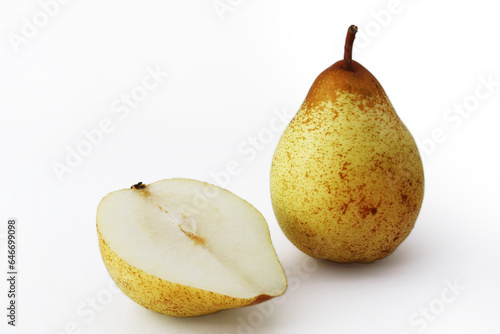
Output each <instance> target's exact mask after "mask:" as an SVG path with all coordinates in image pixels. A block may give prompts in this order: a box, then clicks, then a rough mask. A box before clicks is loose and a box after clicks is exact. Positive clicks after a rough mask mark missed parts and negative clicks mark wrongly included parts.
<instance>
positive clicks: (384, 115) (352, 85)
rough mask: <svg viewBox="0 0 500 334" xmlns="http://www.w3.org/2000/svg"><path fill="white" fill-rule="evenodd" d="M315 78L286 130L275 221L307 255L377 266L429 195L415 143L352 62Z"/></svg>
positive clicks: (275, 177)
mask: <svg viewBox="0 0 500 334" xmlns="http://www.w3.org/2000/svg"><path fill="white" fill-rule="evenodd" d="M356 31H357V28H356V27H355V26H351V27H350V28H349V30H348V35H347V39H346V53H345V56H344V59H343V60H341V61H339V62H337V63H335V64H333V65H332V66H331V67H329V68H327V69H326V70H325V71H323V72H322V73H321V74H320V75H319V76H318V77H317V78H316V80H315V81H314V83H313V85H312V87H311V89H310V91H309V93H308V94H307V97H306V99H305V101H304V102H303V104H302V106H301V107H300V109H299V111H298V112H297V114H296V115H295V117H294V118H293V120H292V121H291V123H290V124H289V125H288V127H287V128H286V130H285V131H284V133H283V135H282V137H281V139H280V141H279V143H278V146H277V148H276V151H275V154H274V157H273V161H272V167H271V199H272V204H273V209H274V213H275V215H276V219H277V221H278V223H279V225H280V227H281V229H282V230H283V232H284V233H285V235H286V236H287V238H288V239H289V240H290V241H291V242H292V243H293V244H294V245H295V246H296V247H297V248H299V249H300V250H301V251H303V252H304V253H306V254H308V255H310V256H313V257H315V258H319V259H327V260H331V261H336V262H374V261H376V260H379V259H382V258H384V257H386V256H387V255H389V254H391V253H392V252H393V251H394V250H395V249H396V247H397V246H398V245H399V244H401V242H403V240H405V238H406V237H407V236H408V235H409V234H410V232H411V230H412V229H413V227H414V225H415V221H416V219H417V216H418V214H419V211H420V207H421V205H422V200H423V195H424V172H423V166H422V161H421V158H420V155H419V152H418V148H417V145H416V144H415V141H414V139H413V137H412V135H411V133H410V132H409V131H408V129H407V128H406V126H405V125H404V124H403V122H402V121H401V120H400V118H399V117H398V115H397V114H396V111H395V110H394V107H393V106H392V104H391V102H390V101H389V98H388V97H387V94H386V93H385V91H384V89H383V88H382V85H381V84H380V83H379V82H378V81H377V79H376V78H375V77H374V76H373V75H372V74H371V73H370V72H369V71H368V70H367V69H365V68H364V67H363V66H362V65H361V64H359V63H357V62H355V61H353V60H352V59H351V55H352V43H353V41H354V35H355V33H356Z"/></svg>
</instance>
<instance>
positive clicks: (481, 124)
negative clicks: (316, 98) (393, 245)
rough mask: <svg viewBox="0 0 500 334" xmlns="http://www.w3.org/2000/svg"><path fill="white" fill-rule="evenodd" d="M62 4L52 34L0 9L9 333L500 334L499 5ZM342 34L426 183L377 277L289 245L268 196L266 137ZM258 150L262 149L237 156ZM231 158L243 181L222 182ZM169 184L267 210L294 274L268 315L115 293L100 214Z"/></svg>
mask: <svg viewBox="0 0 500 334" xmlns="http://www.w3.org/2000/svg"><path fill="white" fill-rule="evenodd" d="M46 1H47V0H46ZM46 1H45V2H46ZM45 2H43V3H45ZM214 3H215V4H217V3H218V4H219V5H221V4H222V5H221V6H223V5H224V4H226V6H230V10H227V11H225V12H223V13H221V12H218V11H217V10H216V9H215V7H214ZM397 3H398V2H396V4H397ZM52 9H53V10H54V13H53V15H52V17H49V18H48V20H46V21H44V15H45V18H47V15H46V14H43V12H42V9H41V7H40V3H39V2H37V1H22V2H21V1H13V0H11V1H9V0H2V1H1V2H0V36H1V38H0V57H1V58H0V60H1V61H0V110H1V115H2V116H1V131H0V136H1V138H0V139H1V140H0V142H1V158H0V165H1V177H2V179H1V182H2V188H1V189H2V191H1V195H0V196H1V209H2V210H1V217H0V219H1V220H2V221H3V222H4V223H2V224H1V225H0V226H2V227H1V229H2V231H1V233H2V235H1V237H2V239H1V240H0V242H1V245H0V254H1V256H0V261H1V263H2V264H1V268H3V269H2V272H4V274H5V272H6V269H5V268H6V246H5V232H6V223H7V219H8V218H9V217H16V218H17V219H18V220H19V226H18V228H19V238H20V240H19V272H20V278H19V284H18V291H19V300H18V304H19V309H18V326H17V327H16V328H12V327H10V326H7V325H6V317H5V316H4V313H6V311H5V308H4V306H3V305H6V303H7V298H6V291H7V284H6V281H5V279H1V283H0V296H1V297H0V300H1V302H0V305H2V307H1V309H2V310H4V311H2V312H1V313H2V315H1V316H0V319H2V320H1V324H0V331H1V332H2V333H5V332H7V333H50V334H55V333H95V334H100V333H149V334H154V333H306V332H307V333H344V334H345V333H375V334H379V333H380V334H402V333H408V334H414V333H422V332H425V333H429V334H430V333H472V332H474V333H481V334H493V333H499V331H500V323H499V321H498V314H499V312H500V289H499V282H500V263H499V259H498V256H499V254H500V245H499V242H498V240H500V227H499V223H500V214H499V210H498V208H499V205H498V202H499V199H500V196H499V194H498V187H499V186H500V182H499V177H498V171H499V170H500V163H499V158H498V152H499V151H498V144H499V140H500V135H499V133H500V132H499V131H498V127H499V124H500V116H499V111H500V85H499V82H500V70H499V65H498V64H499V59H500V47H499V42H498V41H499V40H498V36H499V32H500V20H499V19H498V13H499V12H500V6H499V5H498V4H497V3H496V2H494V1H487V0H475V1H439V2H437V1H430V0H427V1H425V0H420V1H410V0H401V1H399V4H398V5H396V6H394V5H393V2H391V1H389V0H384V1H379V0H378V1H342V2H341V1H331V0H330V1H327V0H323V1H320V0H307V1H305V0H304V1H284V0H283V1H265V0H243V1H237V0H232V1H230V0H221V1H219V2H214V1H213V0H203V1H201V0H199V1H182V2H181V1H160V0H127V1H124V0H122V1H118V0H112V1H111V0H108V1H96V0H86V1H77V0H74V1H67V3H65V4H62V0H61V4H59V8H58V9H57V11H56V10H55V9H54V7H52ZM391 11H392V13H391ZM40 13H42V14H40ZM387 13H390V14H389V15H387ZM37 20H38V21H37ZM27 22H31V23H33V22H35V24H36V25H38V27H37V26H35V30H34V31H33V29H31V30H29V29H28V28H27V27H26V26H27V25H29V24H30V23H27ZM350 24H357V25H358V27H359V33H358V38H357V40H356V50H355V52H354V59H355V60H357V61H359V62H360V63H361V64H363V65H364V66H365V67H366V68H368V69H369V70H370V71H371V72H372V73H373V74H374V75H375V76H376V77H377V79H378V80H379V81H380V82H381V83H382V85H383V86H384V88H385V90H386V92H387V93H388V95H389V98H390V99H391V101H392V103H393V105H394V106H395V108H396V111H397V112H398V114H399V116H400V117H401V119H402V120H403V121H404V123H405V124H406V125H407V127H408V128H409V129H410V130H411V132H412V134H413V135H414V137H415V140H416V141H417V142H418V144H419V146H420V148H421V153H422V156H423V158H424V165H425V176H426V189H425V199H424V203H423V206H422V210H421V213H420V216H419V218H418V220H417V223H416V226H415V228H414V230H413V232H412V233H411V235H410V236H409V237H408V239H407V240H406V241H405V242H404V243H403V244H402V245H401V246H400V247H399V248H398V249H397V251H396V252H395V253H393V254H392V255H390V256H389V257H388V258H386V259H384V260H382V261H379V262H377V263H374V264H369V265H363V264H349V265H340V264H335V263H330V262H322V261H314V260H311V259H310V258H309V257H307V256H306V255H304V254H303V253H301V252H300V251H298V250H297V249H296V248H295V247H294V246H293V245H292V244H291V243H290V242H289V241H288V240H287V239H286V238H285V237H284V235H283V233H282V232H281V230H280V229H279V227H278V224H277V222H276V220H275V217H274V214H273V212H272V207H271V201H270V195H269V169H270V163H271V158H272V154H273V152H274V149H275V147H276V144H277V142H278V139H279V136H280V135H281V131H282V130H280V131H274V132H273V130H270V129H271V127H270V124H271V123H272V122H274V123H273V124H278V125H280V126H284V124H283V123H280V122H279V121H276V119H275V118H276V113H281V114H286V117H285V120H286V122H288V120H289V119H291V117H292V115H293V114H294V113H295V112H296V111H297V110H298V108H299V106H300V104H301V103H302V101H303V99H304V97H305V95H306V93H307V91H308V89H309V87H310V86H311V84H312V82H313V80H314V79H315V78H316V76H317V75H318V74H319V73H320V72H321V71H322V70H323V69H325V68H326V67H328V66H330V65H331V64H332V63H334V62H335V61H337V60H339V59H340V58H341V57H342V55H343V50H342V44H343V42H344V40H345V33H346V31H347V28H348V26H349V25H350ZM23 33H24V34H25V35H24V36H23ZM363 34H364V40H363V39H362V35H363ZM16 38H17V39H16ZM21 38H25V39H24V40H23V39H21ZM16 40H17V42H18V43H21V44H16V42H15V41H16ZM19 41H22V42H19ZM148 68H149V69H150V70H151V69H155V68H158V69H160V70H161V71H163V72H166V73H168V75H167V76H166V77H165V78H164V79H163V81H162V82H161V83H159V84H158V85H157V87H156V88H155V89H153V90H151V91H148V92H147V96H145V97H144V99H143V101H140V102H138V105H137V107H136V108H134V109H129V111H130V112H129V113H128V114H127V115H126V116H125V114H124V112H125V111H126V110H125V111H124V109H123V108H122V109H121V110H122V111H121V112H117V111H118V110H117V106H118V105H117V104H116V103H120V99H121V96H122V94H130V93H131V92H133V91H136V93H137V92H139V91H140V89H141V88H140V85H141V84H142V81H143V79H144V78H145V77H146V76H147V75H148ZM488 80H490V81H493V82H494V83H495V84H494V85H490V86H485V84H484V81H488ZM495 85H496V86H495ZM138 87H139V88H138ZM488 88H489V89H490V90H488ZM477 94H479V95H477ZM477 96H479V97H480V98H478V97H477ZM120 105H121V106H122V107H123V104H120ZM460 108H462V110H464V113H463V114H462V115H461V114H459V113H458V112H457V111H458V110H459V109H460ZM125 109H126V108H125ZM104 119H109V120H110V121H111V122H112V129H111V130H109V131H108V133H106V134H105V135H104V137H103V138H102V139H101V140H100V141H97V142H96V144H95V145H92V146H91V147H90V148H89V147H88V146H87V147H86V148H87V150H90V151H89V152H87V153H88V154H87V155H86V156H84V157H82V158H81V161H75V160H73V167H72V168H71V171H66V172H65V173H64V174H63V175H62V176H61V175H60V176H61V177H60V178H58V176H57V173H55V171H54V164H56V165H57V163H60V164H64V165H66V164H67V162H66V158H67V156H68V154H69V153H68V152H70V151H71V150H76V149H77V148H78V147H80V149H81V148H82V145H85V144H82V142H85V141H86V137H85V135H84V133H85V132H86V133H89V132H92V131H94V130H95V129H97V128H98V127H99V124H100V123H101V122H102V121H103V120H104ZM273 129H275V128H273ZM270 131H271V132H272V133H271V135H270ZM433 136H434V139H433V140H432V142H433V144H431V142H430V140H431V138H433ZM96 138H97V137H96ZM252 138H254V139H252ZM255 138H257V139H255ZM436 139H437V140H436ZM96 140H97V139H96ZM254 140H256V141H257V144H255V143H254ZM252 143H254V144H252ZM79 145H80V146H79ZM252 145H257V146H258V148H259V150H257V149H255V148H254V149H253V150H254V151H255V152H256V154H255V155H252V154H251V153H250V152H249V151H245V149H247V150H249V149H252ZM238 147H240V150H238ZM242 150H243V151H242ZM244 152H246V153H244ZM73 159H75V158H73ZM230 161H236V162H238V164H239V166H240V168H239V169H238V170H237V172H236V173H233V174H235V175H232V176H230V177H229V178H228V180H222V179H221V180H222V181H224V182H222V181H221V180H219V181H217V179H216V178H215V177H214V175H219V176H221V175H222V174H223V172H225V170H226V165H227V163H228V162H230ZM172 177H186V178H194V179H198V180H203V181H207V182H211V183H219V184H220V185H223V186H224V187H225V188H228V189H229V190H231V191H233V192H234V193H235V194H237V195H239V196H241V197H243V198H244V199H246V200H248V201H249V202H250V203H252V204H253V205H254V206H255V207H256V208H257V209H259V210H260V211H261V212H262V214H263V215H264V216H265V218H266V220H267V221H268V224H269V227H270V230H271V235H272V239H273V243H274V246H275V249H276V251H277V254H278V256H279V259H280V261H281V263H282V265H283V267H284V268H285V269H286V271H287V274H288V279H289V289H288V291H287V292H286V293H285V295H283V296H282V297H280V299H276V304H270V303H273V302H268V303H266V304H263V305H266V306H267V307H266V308H258V307H256V306H254V307H247V308H241V309H236V310H228V311H224V312H219V313H217V314H213V315H208V316H202V317H197V318H186V319H178V318H172V317H168V316H163V315H159V314H156V313H153V312H151V311H149V310H146V309H145V308H143V307H141V306H139V305H137V304H135V303H134V302H132V301H131V300H130V299H128V298H127V297H126V296H124V295H123V294H122V293H121V292H115V291H114V290H112V289H111V290H110V288H109V285H110V284H109V283H110V277H109V275H108V273H107V271H106V269H105V267H104V265H103V263H102V260H101V258H100V254H99V249H98V245H97V236H96V232H95V212H96V208H97V205H98V203H99V201H100V200H101V199H102V197H103V196H105V195H106V194H107V193H109V192H111V191H114V190H118V189H122V188H127V187H129V186H131V185H132V184H134V183H137V182H138V181H143V182H145V183H150V182H154V181H157V180H161V179H166V178H172ZM4 274H2V275H1V277H4ZM450 284H457V285H459V289H458V290H457V291H455V293H454V292H453V291H452V290H450V289H449V288H448V285H450ZM447 289H448V290H447ZM443 294H444V295H443ZM92 300H95V305H94V306H91V305H93V304H92V303H93V302H92ZM278 303H279V305H278ZM426 312H427V313H426ZM424 313H425V314H428V315H424Z"/></svg>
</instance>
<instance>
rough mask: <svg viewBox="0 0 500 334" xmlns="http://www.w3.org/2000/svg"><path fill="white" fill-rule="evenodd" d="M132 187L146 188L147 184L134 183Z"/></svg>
mask: <svg viewBox="0 0 500 334" xmlns="http://www.w3.org/2000/svg"><path fill="white" fill-rule="evenodd" d="M130 189H146V185H145V184H144V183H142V182H139V183H137V184H134V185H133V186H132V187H130Z"/></svg>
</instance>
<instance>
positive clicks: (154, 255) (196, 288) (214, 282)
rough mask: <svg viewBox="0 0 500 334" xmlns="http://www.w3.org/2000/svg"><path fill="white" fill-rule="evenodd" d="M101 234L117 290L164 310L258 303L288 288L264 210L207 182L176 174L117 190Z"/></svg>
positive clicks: (204, 310)
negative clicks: (261, 210)
mask: <svg viewBox="0 0 500 334" xmlns="http://www.w3.org/2000/svg"><path fill="white" fill-rule="evenodd" d="M97 234H98V239H99V247H100V251H101V255H102V259H103V261H104V264H105V266H106V268H107V270H108V272H109V274H110V275H111V277H112V279H113V280H114V281H115V283H116V284H117V285H118V287H119V288H120V289H121V290H122V291H123V292H124V293H125V294H126V295H127V296H129V297H130V298H131V299H132V300H134V301H136V302H137V303H139V304H140V305H142V306H144V307H146V308H148V309H150V310H153V311H156V312H159V313H163V314H167V315H172V316H178V317H187V316H197V315H202V314H208V313H213V312H217V311H219V310H223V309H230V308H236V307H242V306H248V305H254V304H258V303H261V302H264V301H266V300H269V299H271V298H273V297H276V296H279V295H281V294H283V293H284V292H285V290H286V287H287V282H286V278H285V274H284V272H283V269H282V267H281V265H280V263H279V261H278V258H277V256H276V253H275V251H274V248H273V246H272V243H271V238H270V235H269V229H268V225H267V223H266V221H265V220H264V218H263V217H262V215H261V214H260V213H259V212H258V211H257V210H256V209H255V208H254V207H253V206H251V205H250V204H248V203H247V202H245V201H244V200H243V199H241V198H239V197H238V196H236V195H234V194H232V193H231V192H229V191H227V190H224V189H222V188H219V187H216V186H214V185H210V184H207V183H204V182H200V181H195V180H188V179H170V180H163V181H158V182H155V183H152V184H149V185H145V184H142V183H138V184H136V185H134V186H132V188H131V189H124V190H119V191H115V192H112V193H110V194H109V195H107V196H106V197H104V199H103V200H102V201H101V203H100V204H99V207H98V210H97Z"/></svg>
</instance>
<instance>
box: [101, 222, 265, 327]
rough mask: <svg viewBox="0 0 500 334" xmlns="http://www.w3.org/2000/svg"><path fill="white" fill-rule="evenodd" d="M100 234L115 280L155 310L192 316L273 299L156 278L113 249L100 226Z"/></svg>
mask: <svg viewBox="0 0 500 334" xmlns="http://www.w3.org/2000/svg"><path fill="white" fill-rule="evenodd" d="M97 234H98V238H99V248H100V251H101V256H102V259H103V261H104V264H105V266H106V269H107V270H108V272H109V274H110V276H111V278H112V279H113V281H114V282H115V283H116V285H117V286H118V287H119V288H120V290H122V291H123V292H124V293H125V294H126V295H127V296H128V297H130V298H131V299H132V300H133V301H135V302H136V303H138V304H140V305H142V306H144V307H146V308H148V309H150V310H152V311H155V312H158V313H162V314H166V315H171V316H176V317H191V316H199V315H204V314H210V313H214V312H218V311H220V310H224V309H230V308H237V307H243V306H250V305H254V304H259V303H261V302H264V301H266V300H268V299H271V298H273V297H271V296H267V295H259V296H257V297H255V298H234V297H230V296H226V295H223V294H220V293H215V292H211V291H206V290H202V289H197V288H194V287H190V286H186V285H183V284H178V283H172V282H169V281H167V280H164V279H161V278H159V277H155V276H153V275H150V274H148V273H146V272H144V271H143V270H141V269H138V268H136V267H134V266H132V265H130V264H129V263H127V262H126V261H125V260H123V259H122V258H120V257H119V256H118V255H117V254H116V253H115V252H113V251H112V250H111V248H110V247H109V246H108V244H107V243H106V241H105V240H104V238H103V237H102V235H101V233H100V232H99V228H97Z"/></svg>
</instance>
